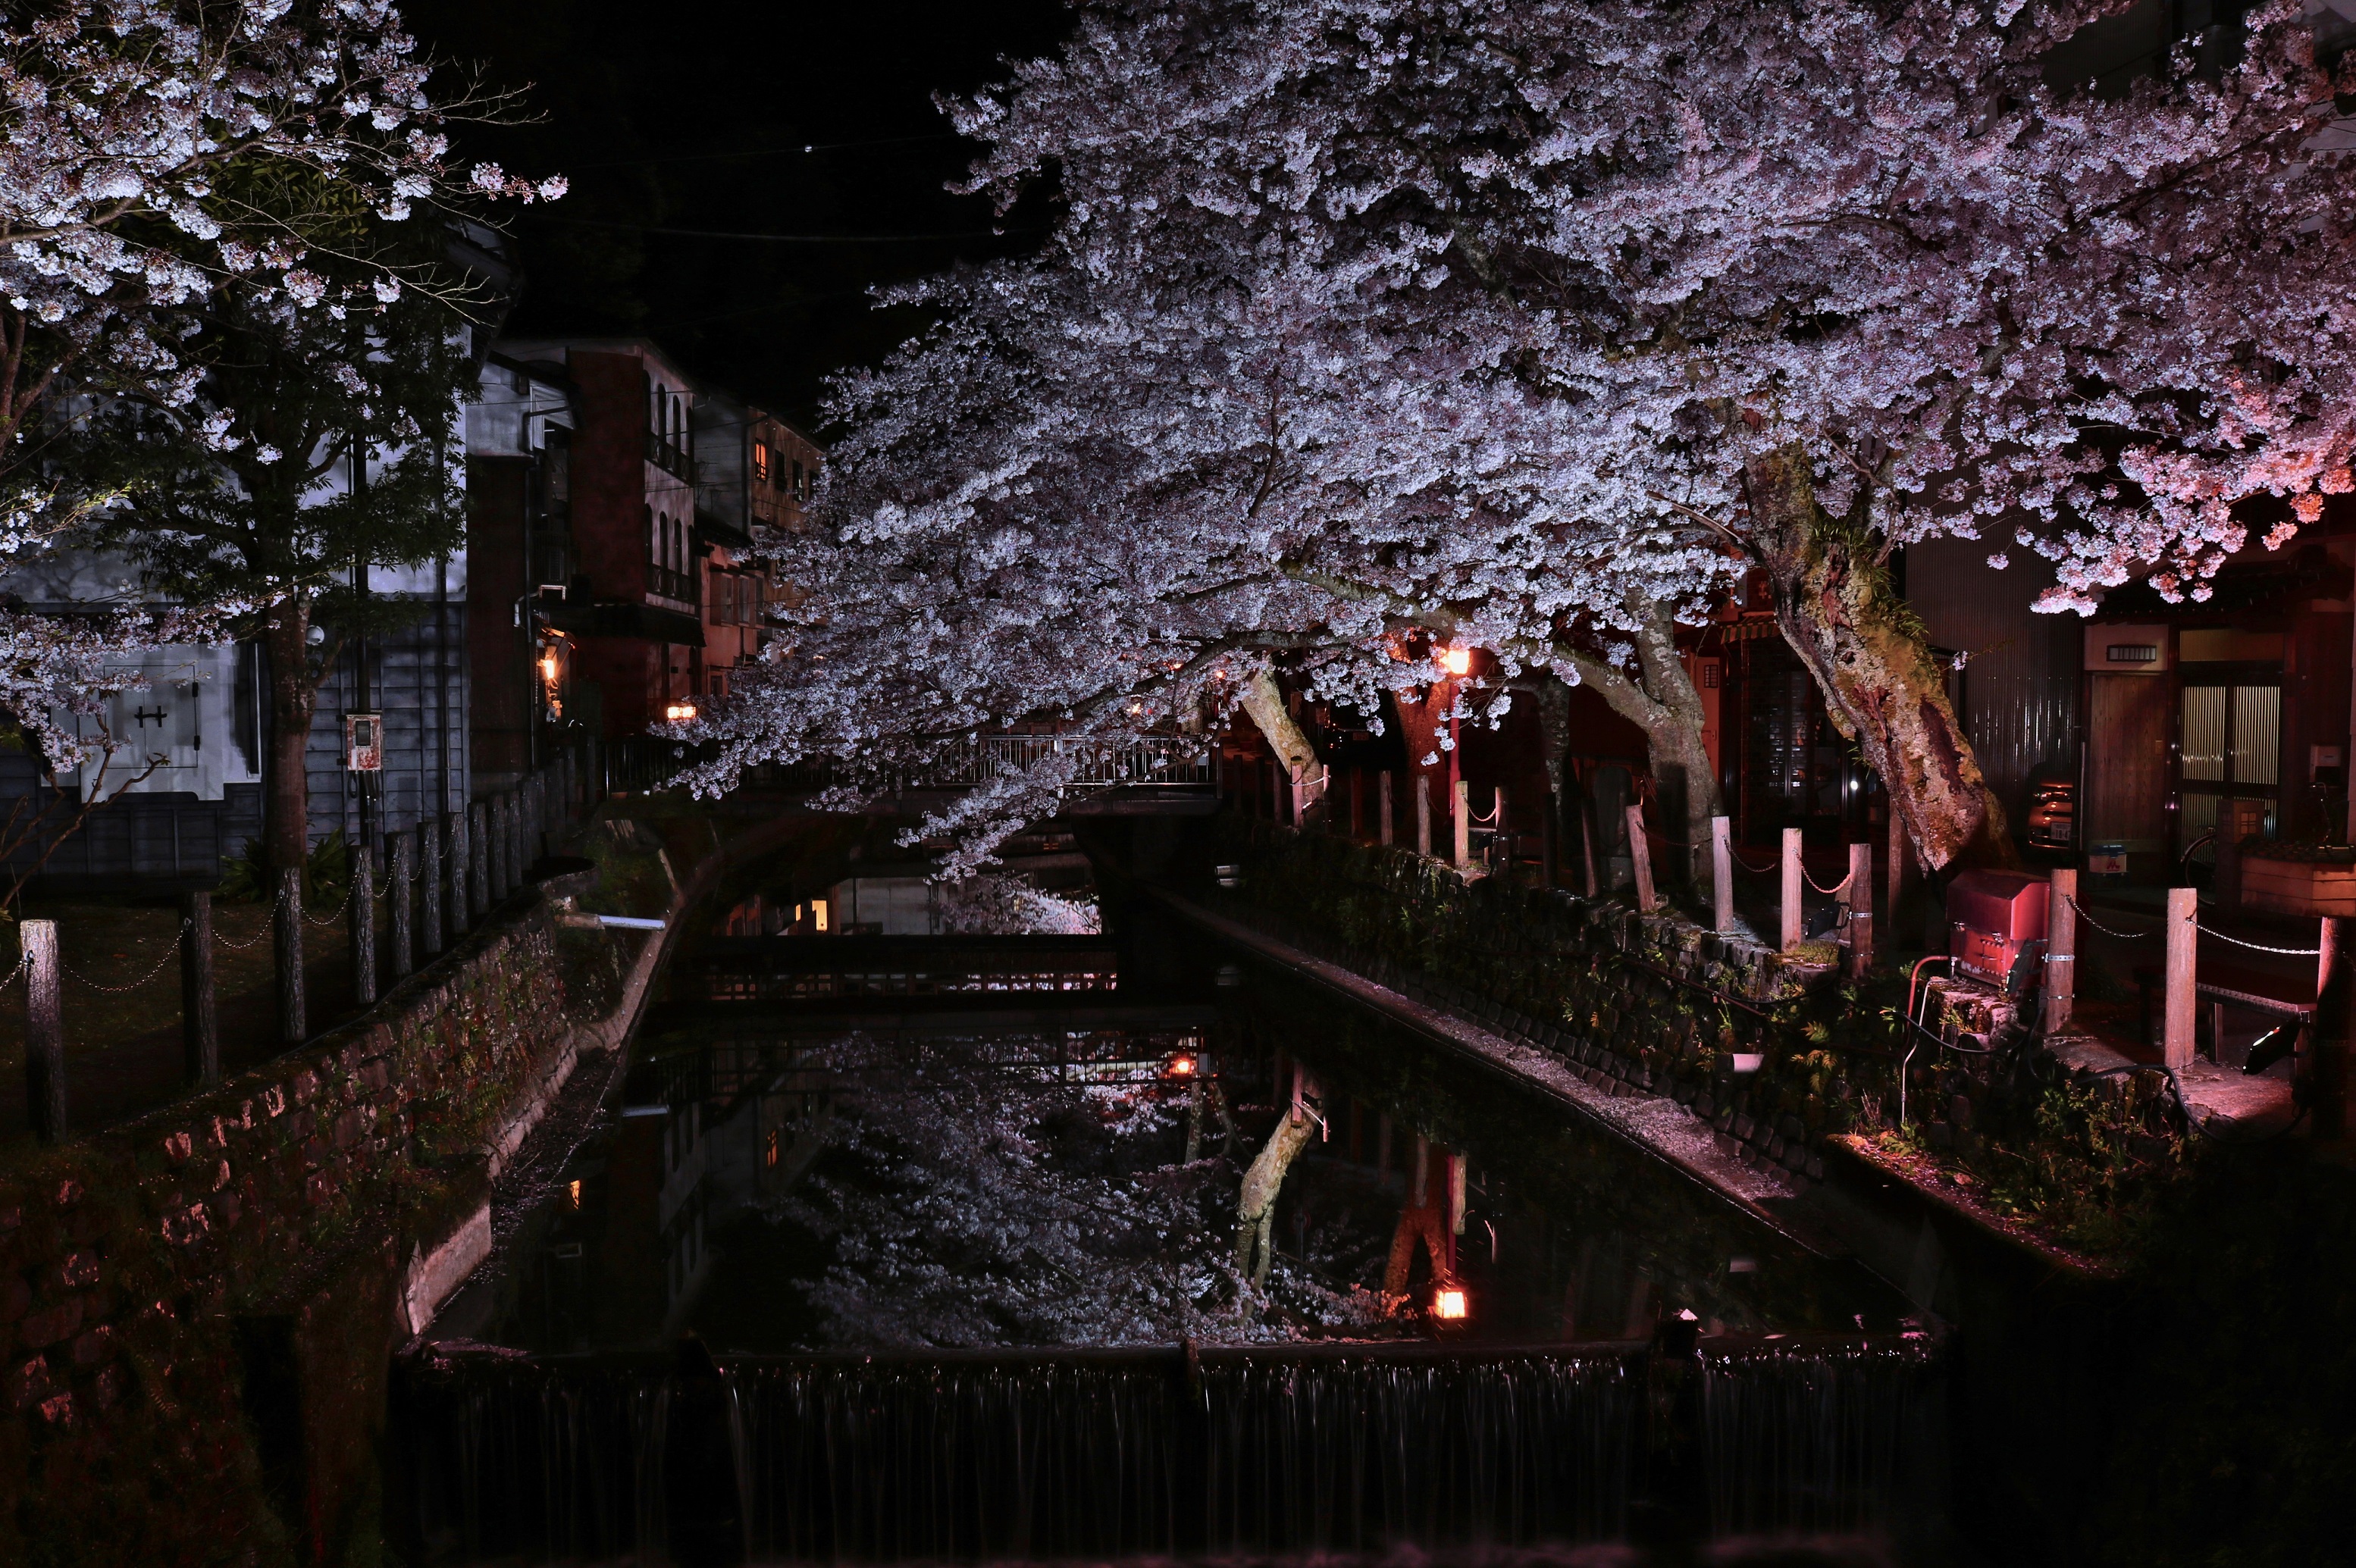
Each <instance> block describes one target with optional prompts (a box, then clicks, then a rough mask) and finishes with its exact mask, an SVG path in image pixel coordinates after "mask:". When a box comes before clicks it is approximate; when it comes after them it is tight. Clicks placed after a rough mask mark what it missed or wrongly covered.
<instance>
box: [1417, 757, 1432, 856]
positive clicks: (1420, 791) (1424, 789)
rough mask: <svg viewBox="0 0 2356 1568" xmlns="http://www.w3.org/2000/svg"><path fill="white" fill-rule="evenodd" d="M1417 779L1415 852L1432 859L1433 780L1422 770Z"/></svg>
mask: <svg viewBox="0 0 2356 1568" xmlns="http://www.w3.org/2000/svg"><path fill="white" fill-rule="evenodd" d="M1413 776H1414V779H1415V852H1416V853H1417V854H1419V855H1420V856H1422V857H1423V858H1424V859H1427V860H1429V859H1431V780H1430V779H1429V778H1427V777H1426V776H1425V775H1424V774H1423V773H1421V772H1418V773H1415V774H1414V775H1413Z"/></svg>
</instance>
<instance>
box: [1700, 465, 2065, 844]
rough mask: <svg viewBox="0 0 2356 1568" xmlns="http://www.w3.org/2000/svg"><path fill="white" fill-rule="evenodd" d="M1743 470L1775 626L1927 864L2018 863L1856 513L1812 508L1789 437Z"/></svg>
mask: <svg viewBox="0 0 2356 1568" xmlns="http://www.w3.org/2000/svg"><path fill="white" fill-rule="evenodd" d="M1743 477H1744V480H1745V482H1746V485H1747V487H1748V489H1749V491H1750V496H1751V543H1752V549H1754V551H1755V552H1756V554H1757V555H1758V557H1759V562H1760V564H1761V565H1762V566H1763V567H1764V568H1766V571H1767V575H1768V577H1769V579H1770V581H1772V583H1773V585H1774V592H1775V619H1776V623H1777V624H1778V625H1779V626H1780V627H1781V628H1782V630H1783V637H1784V640H1785V641H1786V642H1788V643H1790V644H1791V645H1792V648H1793V651H1794V652H1795V653H1797V654H1798V655H1799V656H1800V662H1801V663H1803V664H1804V665H1805V666H1807V667H1808V673H1809V674H1811V675H1813V676H1814V677H1815V681H1816V687H1817V689H1819V690H1820V691H1822V692H1823V693H1824V697H1825V709H1826V712H1827V713H1829V714H1830V715H1831V716H1832V720H1833V723H1834V725H1835V727H1836V728H1837V729H1838V730H1839V731H1840V732H1841V733H1842V734H1843V735H1844V736H1846V737H1847V738H1848V739H1850V740H1852V741H1856V742H1857V743H1858V747H1859V748H1860V749H1861V750H1862V751H1863V752H1864V753H1865V760H1866V763H1867V764H1868V765H1869V766H1870V767H1871V768H1872V769H1873V771H1874V773H1876V774H1877V775H1878V776H1879V778H1880V780H1881V783H1882V787H1883V788H1884V789H1886V790H1887V791H1889V794H1890V805H1891V807H1892V808H1893V809H1894V810H1896V812H1897V813H1898V816H1899V817H1900V819H1901V821H1903V822H1904V823H1905V825H1906V830H1907V837H1910V838H1912V840H1913V841H1914V853H1915V857H1916V859H1918V860H1919V861H1920V862H1921V863H1922V868H1923V869H1924V870H1926V871H1932V872H1938V871H1944V870H1947V869H1961V868H1964V867H1967V866H2017V865H2019V863H2020V858H2019V854H2018V853H2017V852H2016V851H2015V849H2014V848H2013V844H2012V836H2011V834H2010V833H2009V832H2008V830H2007V826H2006V823H2005V814H2004V807H2003V806H2002V805H2000V804H1998V802H1997V798H1996V796H1995V795H1993V794H1991V793H1990V792H1989V790H1988V787H1987V780H1986V779H1985V778H1983V777H1982V776H1981V773H1980V765H1979V759H1978V758H1977V757H1976V756H1975V755H1974V754H1973V752H1972V743H1971V741H1969V740H1968V739H1967V738H1966V737H1965V734H1964V731H1963V726H1962V725H1961V724H1960V723H1958V722H1957V721H1956V719H1955V710H1954V708H1953V707H1952V706H1951V705H1950V704H1949V703H1948V701H1947V689H1946V682H1945V680H1944V678H1943V677H1942V675H1941V673H1940V669H1939V666H1938V661H1937V660H1935V659H1933V657H1932V656H1931V650H1930V647H1929V645H1928V644H1927V643H1926V642H1925V640H1924V638H1923V635H1922V623H1921V622H1920V621H1918V620H1916V619H1915V617H1914V616H1913V614H1912V612H1911V611H1910V610H1909V609H1908V608H1907V606H1906V604H1905V603H1904V601H1902V600H1901V599H1900V598H1899V597H1898V596H1897V594H1896V593H1895V592H1892V591H1891V589H1890V583H1889V579H1888V577H1887V575H1886V573H1885V572H1884V571H1882V569H1881V566H1880V564H1879V562H1878V561H1877V560H1875V559H1874V556H1873V553H1872V547H1871V545H1870V543H1869V539H1868V535H1867V532H1866V529H1865V528H1864V527H1863V525H1862V522H1861V520H1860V521H1858V522H1856V523H1849V524H1844V523H1842V522H1841V521H1839V520H1837V519H1836V518H1833V517H1828V516H1827V515H1826V513H1825V511H1824V509H1823V508H1822V507H1818V506H1817V505H1816V491H1815V480H1814V478H1813V476H1812V475H1811V473H1810V469H1809V465H1808V458H1807V453H1805V452H1804V450H1803V449H1801V448H1800V447H1799V446H1797V445H1791V446H1783V447H1779V448H1777V449H1776V450H1775V451H1773V452H1770V453H1762V455H1760V456H1758V457H1754V458H1752V459H1751V462H1750V463H1749V464H1746V465H1745V468H1744V473H1743Z"/></svg>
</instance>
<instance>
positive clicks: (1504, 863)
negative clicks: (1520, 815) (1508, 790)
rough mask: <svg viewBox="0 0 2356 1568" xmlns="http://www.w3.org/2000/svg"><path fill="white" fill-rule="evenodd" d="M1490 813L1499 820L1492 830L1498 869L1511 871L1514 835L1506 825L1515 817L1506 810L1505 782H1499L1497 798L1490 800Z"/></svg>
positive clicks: (1512, 866) (1492, 842) (1491, 841)
mask: <svg viewBox="0 0 2356 1568" xmlns="http://www.w3.org/2000/svg"><path fill="white" fill-rule="evenodd" d="M1489 814H1490V815H1491V816H1494V817H1495V818H1496V821H1497V825H1496V827H1494V829H1493V830H1492V832H1493V833H1494V837H1492V838H1491V839H1490V843H1491V844H1492V845H1493V846H1494V848H1495V849H1496V851H1497V855H1496V861H1497V869H1498V870H1500V871H1511V870H1512V869H1514V836H1513V833H1512V832H1511V831H1510V830H1509V829H1508V828H1507V827H1506V826H1505V825H1506V823H1508V822H1510V821H1512V820H1513V819H1512V817H1511V816H1508V815H1507V813H1506V810H1505V785H1504V784H1499V785H1498V786H1497V789H1496V798H1495V799H1494V801H1492V802H1490V805H1489Z"/></svg>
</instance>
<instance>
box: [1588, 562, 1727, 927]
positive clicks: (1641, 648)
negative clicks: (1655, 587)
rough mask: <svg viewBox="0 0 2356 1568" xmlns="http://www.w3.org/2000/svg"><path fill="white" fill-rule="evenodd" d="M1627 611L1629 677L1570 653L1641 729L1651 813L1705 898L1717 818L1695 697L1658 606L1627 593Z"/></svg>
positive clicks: (1714, 775)
mask: <svg viewBox="0 0 2356 1568" xmlns="http://www.w3.org/2000/svg"><path fill="white" fill-rule="evenodd" d="M1628 607H1629V609H1630V610H1632V611H1633V612H1634V613H1636V615H1637V616H1638V618H1639V620H1640V622H1641V623H1642V624H1641V629H1640V630H1639V631H1638V632H1637V634H1636V637H1635V643H1636V668H1635V671H1634V673H1633V674H1632V673H1630V672H1629V671H1628V670H1626V669H1624V668H1622V667H1620V666H1618V665H1613V664H1607V663H1606V662H1604V661H1603V660H1602V659H1600V658H1597V657H1595V656H1592V655H1590V654H1587V653H1584V652H1579V651H1576V650H1572V651H1569V661H1570V664H1571V666H1572V667H1573V668H1575V669H1576V670H1578V672H1579V678H1580V680H1581V681H1583V682H1585V683H1586V684H1587V685H1589V686H1591V687H1593V688H1595V689H1596V691H1597V692H1598V693H1599V694H1601V697H1602V699H1603V700H1604V701H1606V702H1608V703H1610V704H1611V705H1612V711H1613V712H1615V713H1617V714H1619V715H1620V716H1621V717H1622V718H1623V719H1626V720H1629V721H1630V722H1631V723H1633V724H1634V725H1636V727H1637V728H1639V729H1641V730H1643V731H1644V741H1645V747H1646V750H1647V751H1648V752H1650V753H1651V761H1652V768H1653V784H1654V792H1655V793H1654V809H1655V813H1656V814H1657V816H1658V819H1659V822H1660V826H1661V830H1662V832H1663V833H1664V834H1665V835H1666V834H1672V833H1674V834H1676V835H1677V837H1680V838H1681V839H1682V840H1683V841H1684V844H1685V846H1686V847H1685V848H1681V849H1679V850H1678V852H1677V855H1676V857H1673V859H1676V863H1677V864H1680V865H1682V866H1684V867H1685V869H1686V875H1685V879H1684V880H1685V883H1686V885H1687V887H1688V888H1689V889H1692V890H1694V891H1695V892H1696V893H1697V895H1698V896H1702V897H1705V898H1706V897H1707V896H1708V891H1709V886H1710V862H1709V819H1710V818H1711V817H1713V816H1717V815H1718V769H1717V766H1716V765H1715V764H1714V763H1711V761H1710V758H1709V748H1708V746H1706V745H1704V744H1703V743H1702V729H1701V726H1702V706H1701V693H1699V692H1698V691H1696V690H1695V689H1694V683H1693V677H1692V676H1691V675H1689V674H1687V670H1686V661H1685V659H1684V657H1683V656H1680V655H1679V654H1678V652H1677V640H1676V637H1677V628H1676V622H1674V621H1673V620H1671V619H1670V618H1669V612H1668V610H1667V608H1666V607H1665V606H1664V605H1661V604H1659V603H1655V602H1653V601H1651V600H1649V599H1645V598H1643V597H1641V596H1639V595H1637V594H1635V593H1634V592H1631V594H1630V596H1629V599H1628Z"/></svg>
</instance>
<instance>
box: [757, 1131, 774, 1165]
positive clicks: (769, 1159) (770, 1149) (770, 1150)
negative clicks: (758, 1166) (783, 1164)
mask: <svg viewBox="0 0 2356 1568" xmlns="http://www.w3.org/2000/svg"><path fill="white" fill-rule="evenodd" d="M761 1163H762V1164H763V1165H765V1166H767V1167H768V1168H770V1169H771V1170H775V1169H776V1168H777V1129H776V1128H775V1127H771V1128H770V1129H769V1136H768V1138H767V1140H766V1142H764V1143H763V1144H762V1146H761Z"/></svg>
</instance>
